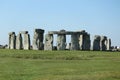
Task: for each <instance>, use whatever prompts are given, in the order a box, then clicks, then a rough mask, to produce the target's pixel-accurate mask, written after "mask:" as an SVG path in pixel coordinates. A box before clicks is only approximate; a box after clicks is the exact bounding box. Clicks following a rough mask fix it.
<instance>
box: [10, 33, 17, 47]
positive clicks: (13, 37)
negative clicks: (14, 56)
mask: <svg viewBox="0 0 120 80" xmlns="http://www.w3.org/2000/svg"><path fill="white" fill-rule="evenodd" d="M9 49H16V35H15V32H10V33H9Z"/></svg>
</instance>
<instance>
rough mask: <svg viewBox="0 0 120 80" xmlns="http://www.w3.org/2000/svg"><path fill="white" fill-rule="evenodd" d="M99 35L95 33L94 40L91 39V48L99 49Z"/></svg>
mask: <svg viewBox="0 0 120 80" xmlns="http://www.w3.org/2000/svg"><path fill="white" fill-rule="evenodd" d="M100 39H101V38H100V36H99V35H95V36H94V41H93V50H95V51H99V50H100Z"/></svg>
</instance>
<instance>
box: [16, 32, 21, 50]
mask: <svg viewBox="0 0 120 80" xmlns="http://www.w3.org/2000/svg"><path fill="white" fill-rule="evenodd" d="M22 48H23V44H22V35H21V34H20V33H19V34H18V35H17V36H16V49H19V50H21V49H22Z"/></svg>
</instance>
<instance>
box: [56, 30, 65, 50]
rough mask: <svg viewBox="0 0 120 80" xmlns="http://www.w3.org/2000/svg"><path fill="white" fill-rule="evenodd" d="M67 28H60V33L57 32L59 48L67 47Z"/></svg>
mask: <svg viewBox="0 0 120 80" xmlns="http://www.w3.org/2000/svg"><path fill="white" fill-rule="evenodd" d="M65 32H66V31H65V30H60V32H59V34H57V50H65V49H66V34H62V33H65Z"/></svg>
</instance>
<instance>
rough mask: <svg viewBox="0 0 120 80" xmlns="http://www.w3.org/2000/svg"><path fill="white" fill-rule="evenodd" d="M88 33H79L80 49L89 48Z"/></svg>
mask: <svg viewBox="0 0 120 80" xmlns="http://www.w3.org/2000/svg"><path fill="white" fill-rule="evenodd" d="M90 44H91V41H90V34H87V33H86V34H81V35H80V36H79V48H80V50H90V46H91V45H90Z"/></svg>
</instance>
